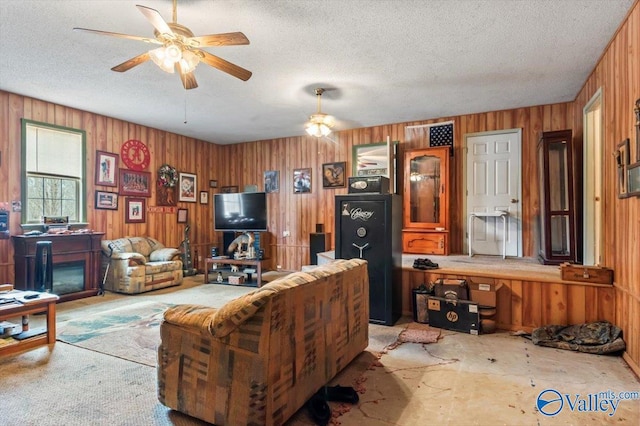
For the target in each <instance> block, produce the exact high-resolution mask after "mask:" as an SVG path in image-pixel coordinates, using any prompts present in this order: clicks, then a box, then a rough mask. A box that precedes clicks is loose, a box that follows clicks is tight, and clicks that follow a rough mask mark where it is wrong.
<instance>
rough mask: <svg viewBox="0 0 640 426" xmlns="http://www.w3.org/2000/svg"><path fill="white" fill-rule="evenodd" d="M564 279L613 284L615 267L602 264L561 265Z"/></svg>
mask: <svg viewBox="0 0 640 426" xmlns="http://www.w3.org/2000/svg"><path fill="white" fill-rule="evenodd" d="M560 275H561V276H562V280H563V281H582V282H587V283H598V284H613V269H610V268H604V267H601V266H584V265H571V264H569V263H563V264H562V265H560Z"/></svg>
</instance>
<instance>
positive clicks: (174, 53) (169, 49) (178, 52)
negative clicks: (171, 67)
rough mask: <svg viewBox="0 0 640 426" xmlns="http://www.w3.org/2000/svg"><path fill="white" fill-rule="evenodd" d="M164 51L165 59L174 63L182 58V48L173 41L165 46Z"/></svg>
mask: <svg viewBox="0 0 640 426" xmlns="http://www.w3.org/2000/svg"><path fill="white" fill-rule="evenodd" d="M164 52H165V56H166V58H167V60H168V61H171V62H173V63H174V64H175V63H176V62H178V61H180V59H182V49H180V48H179V47H178V46H176V45H175V44H173V43H170V44H168V45H167V46H165V49H164Z"/></svg>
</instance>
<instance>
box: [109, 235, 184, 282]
mask: <svg viewBox="0 0 640 426" xmlns="http://www.w3.org/2000/svg"><path fill="white" fill-rule="evenodd" d="M102 271H103V276H104V272H105V271H106V280H105V283H104V287H105V290H110V291H115V292H118V293H127V294H137V293H144V292H145V291H151V290H157V289H159V288H164V287H170V286H174V285H179V284H181V283H182V277H183V272H182V260H181V257H180V251H179V250H178V249H176V248H168V247H165V246H164V245H163V244H162V243H161V242H159V241H158V240H156V239H154V238H151V237H125V238H118V239H115V240H102Z"/></svg>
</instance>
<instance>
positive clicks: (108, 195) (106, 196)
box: [95, 191, 118, 210]
mask: <svg viewBox="0 0 640 426" xmlns="http://www.w3.org/2000/svg"><path fill="white" fill-rule="evenodd" d="M95 207H96V209H100V210H118V193H117V192H106V191H96V204H95Z"/></svg>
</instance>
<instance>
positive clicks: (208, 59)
mask: <svg viewBox="0 0 640 426" xmlns="http://www.w3.org/2000/svg"><path fill="white" fill-rule="evenodd" d="M196 52H198V53H197V54H198V55H202V56H201V58H202V59H201V61H202V62H204V63H205V64H207V65H210V66H212V67H214V68H217V69H219V70H220V71H224V72H226V73H227V74H231V75H232V76H234V77H237V78H239V79H240V80H243V81H247V80H249V78H251V71H249V70H246V69H244V68H242V67H239V66H238V65H235V64H232V63H231V62H229V61H225V60H224V59H222V58H219V57H217V56H215V55H212V54H211V53H209V52H206V51H204V50H196Z"/></svg>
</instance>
